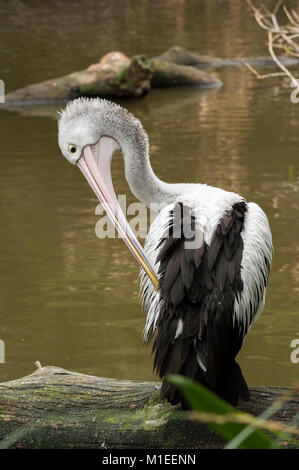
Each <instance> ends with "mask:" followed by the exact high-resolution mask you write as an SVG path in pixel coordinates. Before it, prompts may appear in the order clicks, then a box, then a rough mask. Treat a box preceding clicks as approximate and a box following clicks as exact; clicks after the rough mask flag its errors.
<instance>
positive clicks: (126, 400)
mask: <svg viewBox="0 0 299 470" xmlns="http://www.w3.org/2000/svg"><path fill="white" fill-rule="evenodd" d="M158 386H159V384H158V383H155V382H136V381H128V380H126V381H124V380H122V381H120V380H114V379H108V378H100V377H94V376H90V375H84V374H78V373H75V372H70V371H67V370H65V369H61V368H58V367H42V368H41V367H39V369H38V370H36V371H35V372H33V374H31V375H29V376H26V377H24V378H21V379H17V380H13V381H10V382H5V383H2V384H0V448H7V447H24V448H78V447H80V448H97V449H99V448H122V449H125V448H133V449H137V448H146V449H161V448H182V449H191V448H193V449H194V448H217V447H223V444H224V443H223V441H222V440H221V439H220V438H219V437H218V436H217V435H216V434H214V433H212V431H209V430H208V428H207V427H206V426H205V425H204V424H202V423H199V422H195V421H191V420H190V419H189V415H188V413H187V412H185V411H182V410H180V409H179V407H173V406H171V405H170V404H168V403H164V402H162V403H159V402H158V400H157V396H158ZM283 392H285V389H281V388H277V387H267V388H266V387H252V388H251V400H250V402H242V403H241V404H240V406H239V408H240V409H242V410H244V411H246V412H249V413H252V414H254V415H258V414H260V413H262V412H263V411H264V410H265V409H266V408H267V407H268V406H269V405H270V404H271V403H273V401H275V400H276V399H277V398H278V397H279V396H281V394H282V393H283ZM298 406H299V397H298V396H297V397H293V398H292V399H291V401H289V402H288V403H285V404H284V405H283V407H282V408H281V409H280V411H279V412H278V413H276V415H275V416H274V418H275V419H276V420H280V421H282V422H283V423H288V422H290V421H291V420H292V419H293V417H294V415H295V414H296V412H298Z"/></svg>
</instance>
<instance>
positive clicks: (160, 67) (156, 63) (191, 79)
mask: <svg viewBox="0 0 299 470" xmlns="http://www.w3.org/2000/svg"><path fill="white" fill-rule="evenodd" d="M221 85H222V82H221V81H220V80H218V79H217V78H214V77H212V76H211V75H210V74H208V73H206V72H203V71H202V70H198V69H197V68H195V67H192V66H191V67H190V66H189V65H181V64H175V63H171V62H167V61H161V60H155V59H153V76H152V80H151V86H152V88H170V87H180V86H191V87H201V88H205V87H206V88H207V87H209V88H212V87H213V88H215V87H220V86H221Z"/></svg>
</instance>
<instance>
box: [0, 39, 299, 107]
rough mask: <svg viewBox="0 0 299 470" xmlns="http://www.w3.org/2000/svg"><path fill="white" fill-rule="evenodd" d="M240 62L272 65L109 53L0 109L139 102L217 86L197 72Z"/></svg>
mask: <svg viewBox="0 0 299 470" xmlns="http://www.w3.org/2000/svg"><path fill="white" fill-rule="evenodd" d="M279 60H280V61H281V63H282V64H284V65H285V66H287V67H291V66H294V65H298V64H299V58H296V57H290V56H280V57H279ZM245 61H246V62H247V63H248V64H249V65H251V66H262V67H267V66H274V65H276V64H275V62H274V61H273V60H272V58H271V57H252V58H228V59H223V58H220V57H212V56H207V55H201V54H197V53H195V52H191V51H188V50H186V49H184V48H183V47H179V46H174V47H172V48H171V49H169V50H167V51H166V52H164V54H162V55H161V56H159V57H155V58H153V59H147V58H146V57H145V56H143V55H139V56H135V57H132V58H129V57H127V56H126V55H124V54H123V53H121V52H109V53H108V54H106V55H105V56H104V57H103V58H102V59H101V60H100V61H99V62H97V63H95V64H92V65H90V66H89V67H88V68H87V69H84V70H81V71H77V72H73V73H71V74H69V75H65V76H63V77H59V78H55V79H52V80H47V81H45V82H42V83H35V84H33V85H28V86H26V87H24V88H20V89H18V90H16V91H13V92H10V93H8V94H7V95H6V97H5V104H2V105H1V106H2V107H5V106H7V105H14V106H15V105H20V104H37V103H38V104H41V103H51V102H55V101H57V102H61V101H68V100H71V99H74V98H77V97H79V96H89V97H95V96H100V97H102V98H105V97H106V98H141V97H143V96H145V95H146V94H147V93H148V92H149V91H150V89H151V88H166V87H167V88H169V87H180V86H184V87H186V86H189V87H219V86H221V85H222V82H221V81H220V80H218V79H217V78H215V77H213V76H212V75H210V74H208V73H206V72H204V71H202V70H199V69H202V68H217V67H223V66H242V65H244V62H245Z"/></svg>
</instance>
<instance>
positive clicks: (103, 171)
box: [58, 98, 158, 288]
mask: <svg viewBox="0 0 299 470" xmlns="http://www.w3.org/2000/svg"><path fill="white" fill-rule="evenodd" d="M140 133H141V134H142V133H143V137H144V138H143V139H140V138H139V136H140ZM58 143H59V147H60V149H61V152H62V154H63V155H64V157H65V158H66V159H67V160H68V161H69V162H70V163H72V164H75V165H77V166H78V168H79V169H80V170H81V172H82V173H83V175H84V176H85V178H86V180H87V181H88V183H89V185H90V186H91V188H92V189H93V191H94V192H95V194H96V196H97V197H98V199H99V201H100V202H101V204H102V206H103V207H104V208H105V209H106V211H107V214H108V215H109V216H110V218H111V220H112V222H113V223H114V225H115V227H116V228H117V230H118V231H119V233H120V234H121V236H122V237H123V239H124V241H125V243H126V244H127V246H128V247H129V249H130V250H131V252H132V253H133V254H134V256H135V257H136V259H137V261H138V262H139V264H140V265H141V266H142V267H143V269H145V271H146V272H147V274H148V275H149V277H150V278H151V280H152V282H153V284H154V285H155V288H157V286H158V280H157V276H156V274H155V272H154V270H153V268H152V267H151V265H150V263H149V262H148V260H147V258H146V255H145V253H144V251H143V248H142V247H141V245H140V243H139V242H138V240H137V238H136V236H135V234H134V233H133V231H132V229H131V227H130V225H129V224H128V222H127V221H126V218H125V216H124V214H123V212H122V210H121V208H120V206H119V204H118V202H117V198H116V195H115V192H114V188H113V184H112V177H111V161H112V156H113V154H114V152H115V150H117V149H121V150H122V151H123V153H124V152H125V153H126V154H130V150H132V149H130V147H132V146H135V147H136V146H140V145H144V146H145V147H147V146H148V141H147V137H146V134H145V132H144V130H143V128H142V125H141V123H140V121H139V120H138V119H136V118H135V117H134V116H133V115H132V114H130V113H129V112H128V111H127V110H125V109H124V108H122V107H121V106H119V105H117V104H115V103H112V102H110V101H107V100H103V99H99V98H94V99H88V98H78V99H76V100H74V101H72V102H70V103H69V104H68V105H67V106H66V108H65V109H64V111H62V113H61V117H60V119H59V122H58ZM143 150H146V149H143Z"/></svg>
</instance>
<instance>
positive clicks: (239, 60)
mask: <svg viewBox="0 0 299 470" xmlns="http://www.w3.org/2000/svg"><path fill="white" fill-rule="evenodd" d="M279 59H280V61H281V63H282V64H284V65H285V66H287V67H293V66H296V65H299V57H293V56H288V55H281V56H279ZM155 60H156V61H158V62H168V63H173V64H177V65H185V66H190V67H196V68H200V69H201V68H218V67H241V66H244V65H245V64H249V65H251V66H252V67H276V62H275V61H274V59H273V58H272V57H270V56H265V57H264V56H260V57H236V58H227V59H224V58H221V57H212V56H207V55H201V54H197V53H196V52H191V51H188V50H187V49H184V48H183V47H179V46H174V47H171V48H170V49H168V50H167V51H166V52H164V54H162V55H161V56H159V57H156V58H155Z"/></svg>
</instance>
